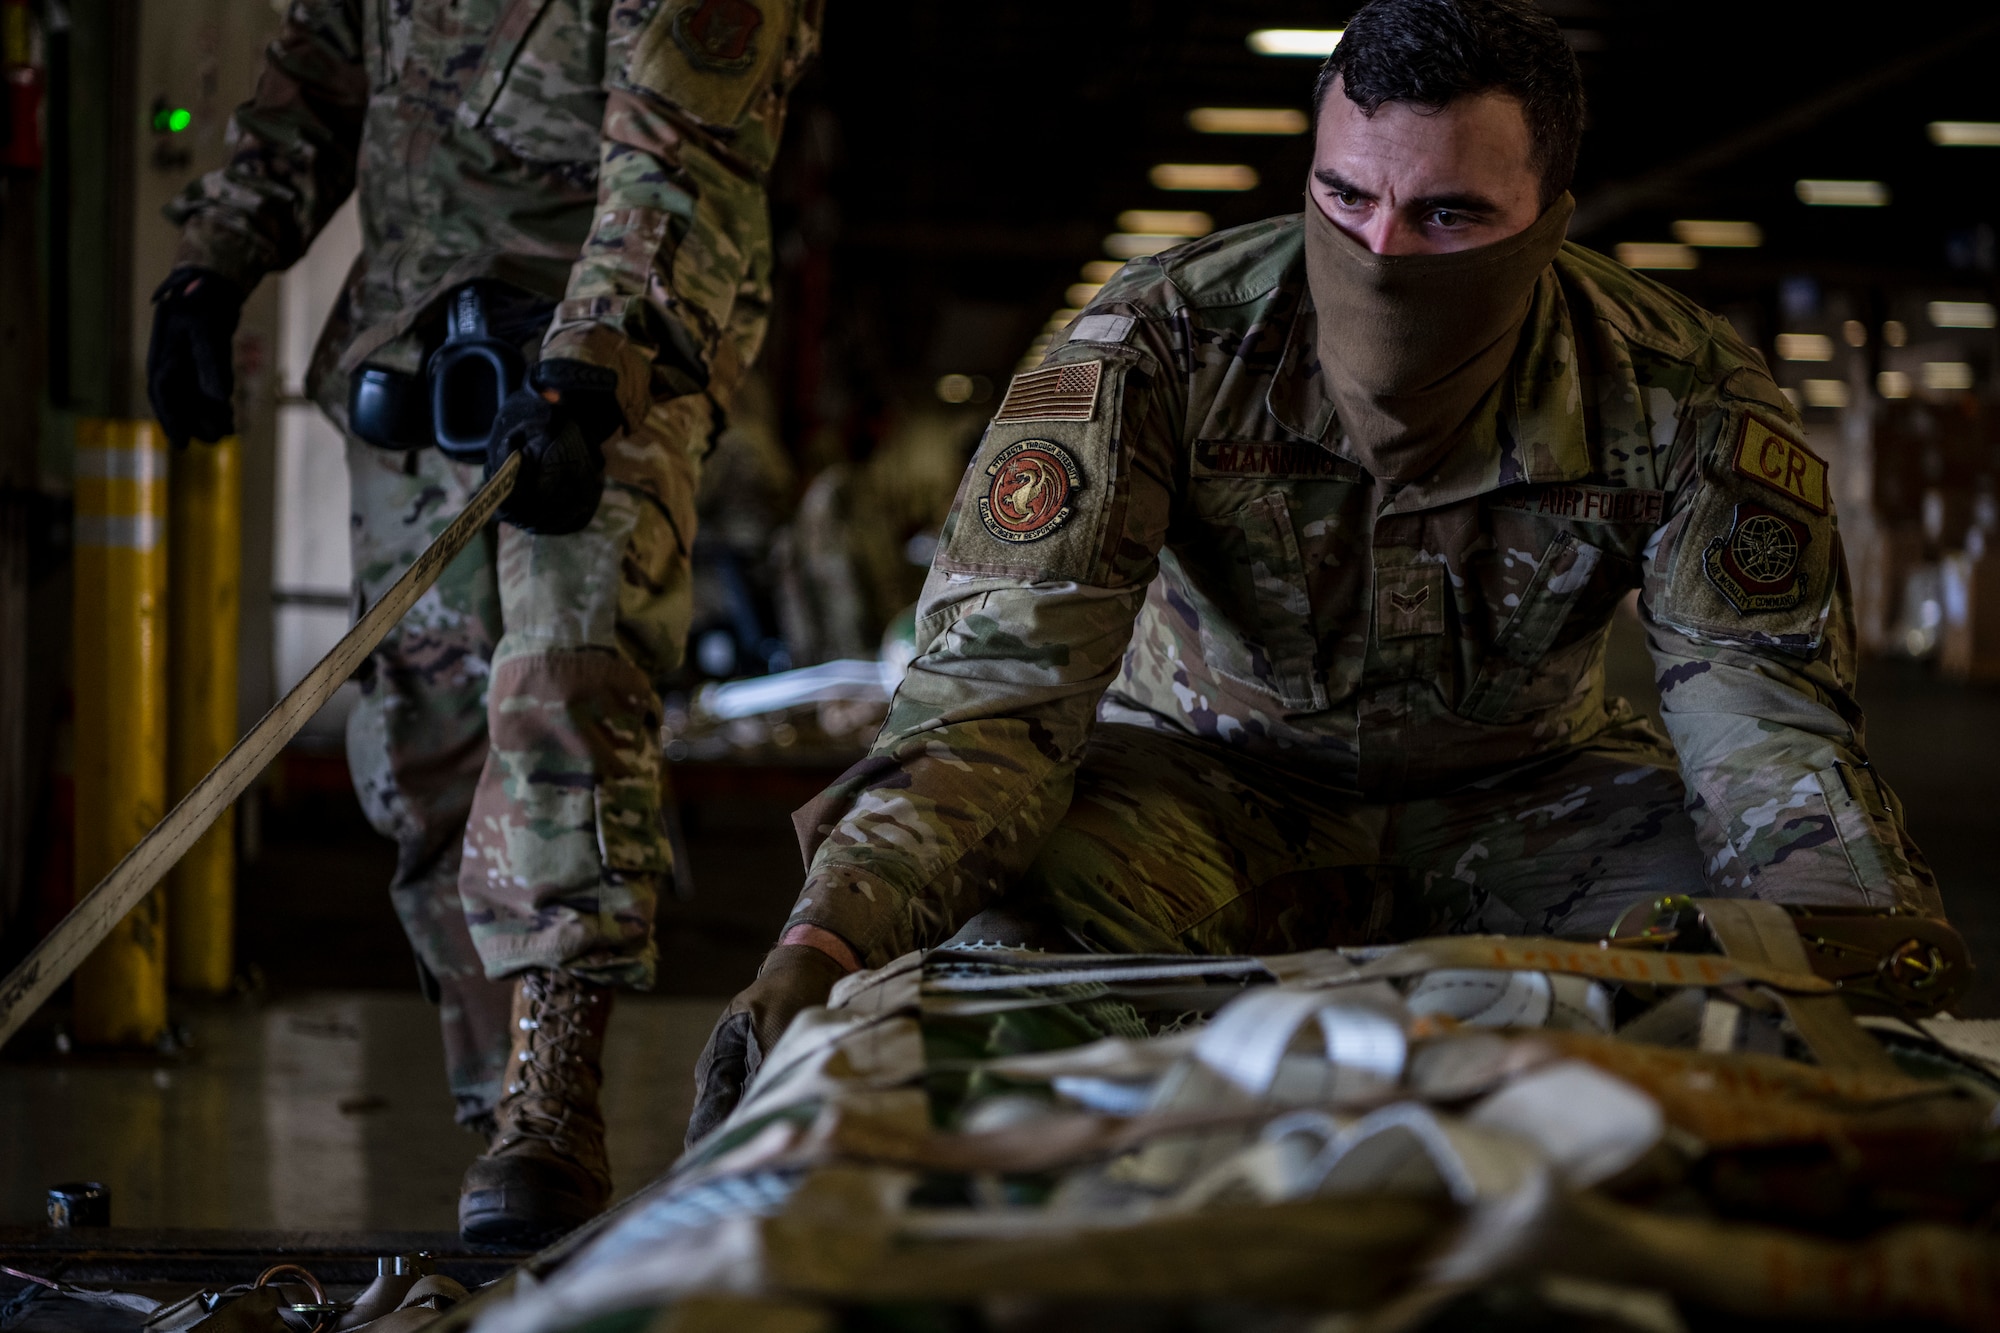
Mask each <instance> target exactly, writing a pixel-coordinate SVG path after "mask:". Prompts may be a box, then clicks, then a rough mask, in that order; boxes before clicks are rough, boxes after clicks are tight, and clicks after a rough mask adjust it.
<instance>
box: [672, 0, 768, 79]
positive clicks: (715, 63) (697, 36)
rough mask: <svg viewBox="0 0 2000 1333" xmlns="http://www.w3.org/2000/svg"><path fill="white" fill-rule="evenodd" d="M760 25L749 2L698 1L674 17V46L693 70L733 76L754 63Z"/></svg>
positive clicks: (760, 17)
mask: <svg viewBox="0 0 2000 1333" xmlns="http://www.w3.org/2000/svg"><path fill="white" fill-rule="evenodd" d="M763 24H764V14H763V11H761V10H759V9H758V8H757V6H755V5H753V4H751V3H750V0H699V3H697V4H694V5H691V6H689V7H688V8H686V9H683V10H682V11H681V12H680V13H678V14H676V15H674V19H673V32H674V43H675V44H676V45H677V46H679V47H680V48H681V50H682V51H685V52H686V53H687V58H688V60H689V62H690V63H691V64H693V65H694V67H695V68H696V69H706V70H713V71H715V72H717V73H733V72H735V71H737V70H744V69H748V68H750V66H752V65H754V64H756V63H757V48H756V45H755V43H754V42H753V41H752V39H753V38H754V37H755V36H756V35H757V29H758V28H760V27H762V26H763Z"/></svg>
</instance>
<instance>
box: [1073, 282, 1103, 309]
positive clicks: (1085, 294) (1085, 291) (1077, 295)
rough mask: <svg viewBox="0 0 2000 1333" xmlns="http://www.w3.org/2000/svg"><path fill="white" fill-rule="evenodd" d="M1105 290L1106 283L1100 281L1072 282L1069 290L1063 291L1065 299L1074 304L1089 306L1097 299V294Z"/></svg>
mask: <svg viewBox="0 0 2000 1333" xmlns="http://www.w3.org/2000/svg"><path fill="white" fill-rule="evenodd" d="M1103 290H1104V284H1103V283H1100V282H1072V283H1071V284H1070V285H1069V290H1067V291H1065V292H1064V293H1063V300H1065V301H1067V302H1069V303H1070V304H1071V305H1073V306H1078V307H1082V306H1087V305H1089V304H1090V303H1091V302H1092V301H1095V300H1096V299H1097V294H1098V293H1099V292H1101V291H1103Z"/></svg>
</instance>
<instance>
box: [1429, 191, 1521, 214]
mask: <svg viewBox="0 0 2000 1333" xmlns="http://www.w3.org/2000/svg"><path fill="white" fill-rule="evenodd" d="M1411 207H1413V208H1414V209H1416V210H1417V211H1418V212H1419V213H1429V212H1433V211H1435V210H1437V209H1444V210H1446V211H1448V212H1452V213H1498V212H1499V211H1500V205H1498V204H1496V203H1494V202H1493V201H1492V200H1491V199H1488V198H1487V197H1486V196H1485V195H1483V194H1472V193H1470V192H1466V193H1461V194H1427V195H1423V196H1421V197H1420V198H1417V199H1414V200H1412V201H1411Z"/></svg>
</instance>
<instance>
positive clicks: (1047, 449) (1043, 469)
mask: <svg viewBox="0 0 2000 1333" xmlns="http://www.w3.org/2000/svg"><path fill="white" fill-rule="evenodd" d="M986 475H987V476H988V477H990V478H991V479H992V480H990V481H988V482H987V484H986V494H984V495H982V496H980V497H979V517H980V519H981V521H983V522H984V523H985V524H986V530H987V531H988V532H990V533H992V534H993V535H994V536H995V537H998V538H999V539H1000V540H1001V541H1003V542H1033V541H1040V540H1041V539H1042V538H1044V537H1046V536H1048V535H1049V534H1050V533H1052V532H1054V531H1055V530H1056V529H1057V528H1060V527H1061V526H1062V525H1063V524H1064V523H1066V522H1068V521H1069V516H1070V514H1071V512H1073V511H1072V508H1071V506H1070V499H1071V497H1072V495H1073V494H1074V493H1075V492H1076V491H1077V490H1079V489H1081V488H1082V486H1083V473H1082V472H1081V471H1080V470H1079V469H1078V468H1077V465H1076V460H1075V459H1074V458H1072V457H1070V453H1069V450H1067V449H1065V448H1063V447H1062V446H1061V445H1059V444H1057V443H1055V442H1054V441H1053V440H1018V441H1016V442H1015V443H1013V444H1010V445H1008V446H1007V447H1006V448H1005V449H1002V450H1001V451H1000V452H999V453H998V454H997V455H995V456H994V459H993V461H992V462H991V463H988V464H987V465H986Z"/></svg>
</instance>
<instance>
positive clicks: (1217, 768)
mask: <svg viewBox="0 0 2000 1333" xmlns="http://www.w3.org/2000/svg"><path fill="white" fill-rule="evenodd" d="M1684 799H1685V797H1684V792H1683V789H1682V787H1681V781H1680V777H1679V774H1678V771H1677V768H1676V765H1675V762H1674V758H1673V754H1672V752H1671V750H1669V749H1668V748H1667V746H1666V745H1665V743H1664V742H1662V741H1660V740H1659V739H1658V738H1657V737H1656V736H1655V735H1653V734H1652V733H1651V732H1650V729H1645V728H1642V727H1639V726H1636V725H1635V726H1627V727H1625V728H1621V729H1618V730H1614V731H1613V732H1612V733H1610V734H1609V735H1608V736H1606V737H1601V738H1600V739H1599V741H1598V742H1597V743H1596V744H1594V745H1593V746H1592V747H1591V748H1589V749H1586V750H1582V751H1578V752H1574V753H1571V754H1568V755H1565V756H1562V757H1560V758H1557V759H1554V760H1548V761H1543V762H1540V763H1537V764H1531V765H1526V766H1523V767H1521V768H1518V769H1514V770H1510V771H1509V772H1507V773H1505V774H1503V775H1501V776H1498V777H1493V778H1489V779H1486V780H1483V781H1480V782H1476V783H1472V784H1470V785H1468V786H1466V787H1463V788H1460V789H1459V790H1457V791H1454V792H1450V793H1448V794H1445V795H1441V796H1436V797H1430V798H1427V799H1421V800H1410V801H1403V802H1397V803H1393V804H1384V803H1376V802H1369V801H1363V800H1361V799H1359V798H1356V797H1353V796H1348V795H1344V794H1341V793H1339V792H1337V791H1334V790H1332V789H1330V788H1326V787H1322V786H1320V785H1318V784H1317V783H1315V782H1313V781H1312V780H1311V779H1309V778H1307V777H1304V776H1302V775H1301V774H1299V773H1298V772H1297V771H1295V770H1288V769H1283V768H1278V767H1274V766H1272V765H1270V764H1267V763H1265V762H1263V761H1261V760H1257V759H1252V758H1250V757H1248V756H1246V755H1244V754H1242V753H1241V752H1240V751H1236V750H1232V749H1229V748H1227V747H1224V746H1219V745H1215V744H1212V743H1209V742H1206V741H1201V740H1195V739H1192V738H1187V737H1181V736H1174V735H1168V734H1164V733H1160V732H1155V731H1150V730H1146V729H1143V728H1140V727H1134V726H1123V725H1118V724H1115V723H1100V724H1098V726H1097V729H1096V732H1095V734H1094V735H1093V737H1092V739H1091V742H1090V747H1089V749H1088V750H1087V751H1086V753H1085V757H1084V760H1083V763H1082V765H1081V766H1080V767H1079V769H1078V771H1077V774H1076V781H1075V793H1074V796H1073V797H1072V799H1071V802H1070V806H1069V812H1068V814H1067V815H1066V816H1064V818H1063V820H1062V822H1061V823H1060V824H1059V825H1057V827H1056V829H1055V831H1054V833H1052V834H1051V835H1050V836H1049V838H1048V840H1047V841H1046V842H1045V843H1044V844H1043V845H1042V847H1041V848H1040V850H1039V852H1038V853H1037V854H1036V856H1035V859H1034V861H1033V862H1032V864H1031V865H1030V867H1029V869H1028V871H1027V873H1026V874H1025V875H1024V876H1023V877H1022V878H1021V879H1020V880H1019V881H1017V884H1016V887H1015V888H1014V890H1013V891H1012V892H1010V894H1009V895H1008V898H1007V901H1006V904H1005V907H1004V908H1003V909H1002V911H1003V912H1005V913H1007V914H1009V915H1012V916H1014V917H1015V918H1016V919H1017V920H1019V919H1026V920H1027V921H1029V922H1040V923H1044V924H1046V925H1055V926H1058V927H1060V929H1061V931H1062V933H1063V934H1066V935H1067V936H1068V937H1069V938H1070V939H1071V940H1073V941H1075V942H1076V943H1079V944H1081V945H1083V946H1084V947H1086V948H1089V949H1092V950H1102V951H1106V952H1116V953H1201V954H1235V953H1283V952H1291V951H1295V950H1301V949H1310V948H1318V947H1324V946H1327V945H1338V944H1361V943H1367V942H1373V941H1380V940H1386V939H1397V938H1410V937H1413V936H1419V935H1436V934H1453V933H1477V932H1493V933H1504V934H1538V935H1544V934H1545V935H1586V936H1587V935H1597V934H1600V933H1602V932H1603V931H1604V930H1605V929H1606V928H1607V927H1608V926H1610V925H1611V923H1612V922H1613V921H1615V920H1616V919H1617V917H1618V915H1619V913H1621V912H1623V911H1624V910H1625V909H1626V908H1627V907H1628V906H1630V905H1632V904H1633V903H1637V902H1644V901H1648V900H1650V899H1652V898H1654V897H1657V896H1659V895H1661V894H1665V893H1700V892H1708V891H1709V890H1708V889H1707V888H1706V883H1705V880H1704V878H1703V875H1702V866H1701V855H1700V852H1699V851H1698V850H1697V847H1696V844H1695V836H1694V824H1693V822H1692V821H1691V820H1690V819H1689V817H1688V815H1687V813H1686V812H1685V810H1684V809H1683V808H1682V807H1683V803H1684ZM981 926H982V923H981V922H979V921H975V922H974V923H973V924H972V925H970V926H968V927H967V929H966V930H965V931H964V932H962V934H961V936H960V938H961V939H964V938H969V937H977V936H979V935H980V934H982V933H984V932H982V929H981Z"/></svg>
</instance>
